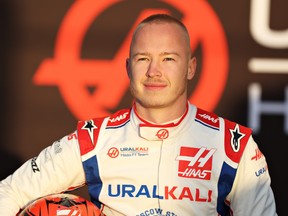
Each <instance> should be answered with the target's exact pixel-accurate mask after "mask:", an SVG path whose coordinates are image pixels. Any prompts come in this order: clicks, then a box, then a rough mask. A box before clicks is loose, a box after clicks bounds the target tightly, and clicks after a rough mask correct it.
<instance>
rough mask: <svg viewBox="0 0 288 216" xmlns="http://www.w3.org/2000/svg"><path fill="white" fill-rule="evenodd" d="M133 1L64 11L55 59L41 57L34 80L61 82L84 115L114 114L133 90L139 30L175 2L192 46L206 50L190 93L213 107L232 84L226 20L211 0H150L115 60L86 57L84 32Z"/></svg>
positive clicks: (88, 1)
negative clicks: (128, 64) (131, 62)
mask: <svg viewBox="0 0 288 216" xmlns="http://www.w3.org/2000/svg"><path fill="white" fill-rule="evenodd" d="M127 2H128V1H127ZM127 2H126V1H120V0H97V1H95V0H82V1H75V2H74V3H73V5H72V6H71V7H70V9H69V10H68V12H67V14H66V15H65V16H64V19H63V21H62V23H61V25H60V28H59V30H58V35H57V38H56V41H55V48H54V50H55V52H54V56H53V58H47V59H44V60H43V61H42V62H41V64H40V66H39V67H38V69H37V71H36V73H35V75H34V77H33V83H34V84H35V85H46V86H47V85H48V86H57V87H58V89H59V92H60V94H61V95H62V97H63V100H64V102H65V103H66V105H67V107H68V108H69V109H70V111H71V112H72V114H73V115H74V116H75V117H76V118H78V119H89V118H92V117H95V116H105V115H108V114H110V110H115V109H117V107H118V106H119V105H120V103H121V102H122V100H123V97H124V96H125V94H126V93H127V91H129V90H128V89H129V80H128V76H127V73H126V69H125V60H126V58H127V57H128V54H129V44H130V40H131V37H132V32H133V30H134V29H135V27H136V25H137V24H138V23H139V22H140V21H141V20H142V19H144V18H145V17H147V16H148V15H151V14H153V13H172V11H170V10H171V7H172V8H174V9H175V10H176V11H178V12H179V13H181V14H182V17H183V19H182V21H183V23H184V24H185V25H186V26H187V29H188V31H189V33H190V35H191V49H192V50H195V49H196V47H201V49H202V56H203V60H202V67H201V68H202V70H201V71H197V73H200V76H199V81H198V83H197V86H195V89H194V91H193V93H192V94H191V95H190V96H189V100H190V101H191V102H192V103H194V104H196V105H198V106H199V107H201V108H203V109H206V110H209V111H212V110H213V109H214V108H215V107H216V105H217V103H218V101H219V100H220V98H221V96H222V92H223V89H224V87H225V84H226V79H227V72H228V47H227V40H226V37H225V33H224V31H223V28H222V26H221V22H220V21H219V19H218V17H217V15H216V14H215V12H214V11H213V8H212V7H211V6H210V5H209V2H208V1H203V0H185V1H179V0H162V1H159V0H157V1H156V0H155V1H149V3H145V5H146V6H147V7H146V6H145V8H143V10H142V11H141V12H140V13H139V14H138V18H136V19H135V20H134V24H133V25H132V26H131V29H130V30H129V32H127V34H126V37H125V38H124V39H123V41H122V45H121V46H120V47H119V49H118V50H117V52H116V53H115V54H114V57H113V58H112V59H107V60H105V59H81V58H80V54H81V53H80V52H81V47H82V42H83V40H84V36H85V34H86V32H87V31H88V30H89V27H90V26H91V25H92V23H93V21H94V20H95V19H96V18H97V17H99V16H100V15H102V14H103V13H104V12H105V11H107V10H108V9H109V8H111V7H113V6H115V5H121V4H126V3H127ZM132 2H133V1H131V3H132ZM139 2H140V1H139ZM141 2H142V1H141ZM128 3H129V2H128ZM160 3H162V5H165V7H163V8H159V6H157V4H158V5H159V4H160ZM132 7H133V6H132ZM169 8H170V10H169ZM121 13H122V14H123V16H129V12H128V13H127V11H120V12H118V14H121ZM111 16H112V17H111V19H113V20H116V19H117V17H113V14H111ZM119 25H121V22H115V26H114V27H115V28H114V27H113V26H109V28H110V29H112V30H113V29H115V31H116V29H122V28H121V27H120V28H119ZM112 30H111V31H112ZM115 33H116V32H115ZM107 34H110V33H107ZM88 87H94V89H95V91H93V92H92V93H91V92H90V91H89V88H88ZM130 104H131V102H127V107H128V106H130ZM122 105H123V104H122Z"/></svg>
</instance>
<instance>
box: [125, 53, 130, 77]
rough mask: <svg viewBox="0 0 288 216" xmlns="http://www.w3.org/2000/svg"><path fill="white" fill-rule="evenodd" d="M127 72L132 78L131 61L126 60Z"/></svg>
mask: <svg viewBox="0 0 288 216" xmlns="http://www.w3.org/2000/svg"><path fill="white" fill-rule="evenodd" d="M126 72H127V75H128V77H129V78H130V59H129V58H126Z"/></svg>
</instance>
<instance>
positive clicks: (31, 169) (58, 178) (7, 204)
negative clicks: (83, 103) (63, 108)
mask: <svg viewBox="0 0 288 216" xmlns="http://www.w3.org/2000/svg"><path fill="white" fill-rule="evenodd" d="M84 184H85V177H84V171H83V166H82V162H81V156H80V151H79V145H78V140H77V134H76V132H75V133H73V134H71V135H69V136H65V137H63V138H62V139H61V140H59V141H56V142H54V143H53V144H52V145H51V146H49V147H47V148H45V149H43V150H42V151H41V152H40V154H39V155H38V156H37V157H34V158H31V159H30V160H28V161H26V162H25V163H24V164H23V165H22V166H21V167H19V168H18V169H17V170H16V171H15V172H14V173H13V174H11V175H10V176H8V177H7V178H6V179H4V180H2V181H1V182H0V215H6V216H10V215H11V216H15V215H16V214H17V213H18V212H19V210H20V209H22V208H23V207H25V205H26V204H27V203H29V202H30V201H32V200H34V199H36V198H39V197H42V196H45V195H49V194H53V193H61V192H64V191H67V190H72V189H75V188H78V187H81V186H83V185H84Z"/></svg>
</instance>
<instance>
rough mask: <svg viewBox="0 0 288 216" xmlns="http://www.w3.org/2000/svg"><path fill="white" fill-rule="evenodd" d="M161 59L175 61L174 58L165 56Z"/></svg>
mask: <svg viewBox="0 0 288 216" xmlns="http://www.w3.org/2000/svg"><path fill="white" fill-rule="evenodd" d="M163 61H175V59H174V58H171V57H166V58H164V60H163Z"/></svg>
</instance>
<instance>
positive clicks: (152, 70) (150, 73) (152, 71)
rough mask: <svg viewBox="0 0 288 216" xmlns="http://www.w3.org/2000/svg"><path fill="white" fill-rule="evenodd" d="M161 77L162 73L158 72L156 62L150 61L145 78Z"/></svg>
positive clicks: (158, 68)
mask: <svg viewBox="0 0 288 216" xmlns="http://www.w3.org/2000/svg"><path fill="white" fill-rule="evenodd" d="M161 75H162V73H161V70H160V66H159V63H157V62H156V61H151V62H150V64H149V67H148V69H147V72H146V76H147V77H156V76H158V77H159V76H161Z"/></svg>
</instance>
